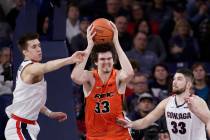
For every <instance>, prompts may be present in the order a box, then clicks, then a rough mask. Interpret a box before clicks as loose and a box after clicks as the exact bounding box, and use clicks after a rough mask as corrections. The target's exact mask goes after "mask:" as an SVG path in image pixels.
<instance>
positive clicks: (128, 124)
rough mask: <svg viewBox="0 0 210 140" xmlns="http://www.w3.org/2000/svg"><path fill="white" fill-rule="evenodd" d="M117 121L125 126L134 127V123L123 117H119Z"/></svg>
mask: <svg viewBox="0 0 210 140" xmlns="http://www.w3.org/2000/svg"><path fill="white" fill-rule="evenodd" d="M116 123H117V124H118V125H120V126H122V127H124V128H132V123H131V122H130V121H128V120H125V119H122V118H117V119H116Z"/></svg>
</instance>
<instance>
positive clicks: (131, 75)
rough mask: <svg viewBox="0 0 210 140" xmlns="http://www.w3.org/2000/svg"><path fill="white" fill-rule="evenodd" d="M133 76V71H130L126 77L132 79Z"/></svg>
mask: <svg viewBox="0 0 210 140" xmlns="http://www.w3.org/2000/svg"><path fill="white" fill-rule="evenodd" d="M133 76H134V71H133V69H132V70H131V71H129V72H128V77H133Z"/></svg>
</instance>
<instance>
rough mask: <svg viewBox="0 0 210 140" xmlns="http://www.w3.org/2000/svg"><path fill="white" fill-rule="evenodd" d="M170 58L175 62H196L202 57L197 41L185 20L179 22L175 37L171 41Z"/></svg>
mask: <svg viewBox="0 0 210 140" xmlns="http://www.w3.org/2000/svg"><path fill="white" fill-rule="evenodd" d="M189 52H190V53H189ZM170 57H171V61H173V62H174V61H175V62H194V61H196V60H198V59H199V57H200V51H199V46H198V43H197V40H196V39H195V38H194V36H193V35H192V30H191V27H190V25H189V23H188V22H187V21H186V20H184V19H183V20H180V21H179V22H177V24H176V26H175V29H174V35H173V36H172V38H171V39H170Z"/></svg>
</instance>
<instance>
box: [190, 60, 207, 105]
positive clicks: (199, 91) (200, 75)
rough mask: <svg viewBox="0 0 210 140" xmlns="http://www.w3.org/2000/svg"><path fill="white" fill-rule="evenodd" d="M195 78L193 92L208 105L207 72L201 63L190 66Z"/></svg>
mask: <svg viewBox="0 0 210 140" xmlns="http://www.w3.org/2000/svg"><path fill="white" fill-rule="evenodd" d="M192 71H193V75H194V78H195V82H194V92H195V94H196V95H198V96H200V97H201V98H203V99H204V100H205V101H206V102H207V103H208V105H210V88H209V86H208V81H207V71H206V68H205V65H204V64H203V63H194V64H193V66H192Z"/></svg>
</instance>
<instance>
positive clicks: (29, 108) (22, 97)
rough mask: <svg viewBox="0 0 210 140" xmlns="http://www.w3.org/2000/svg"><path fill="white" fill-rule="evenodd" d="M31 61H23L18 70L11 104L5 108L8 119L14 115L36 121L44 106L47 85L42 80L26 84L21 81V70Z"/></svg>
mask: <svg viewBox="0 0 210 140" xmlns="http://www.w3.org/2000/svg"><path fill="white" fill-rule="evenodd" d="M31 63H33V62H32V61H23V62H22V63H21V65H20V67H19V69H18V72H17V77H16V87H15V90H14V92H13V102H12V104H11V105H10V106H8V107H7V108H6V113H7V115H8V117H9V118H10V117H11V114H15V115H17V116H19V117H22V118H25V119H29V120H37V118H38V115H39V112H40V109H41V108H42V107H43V106H44V105H45V102H46V94H47V91H46V89H47V83H46V81H45V80H44V78H43V79H42V80H41V81H40V82H37V83H34V84H27V83H25V82H24V81H23V80H22V79H21V72H22V70H23V69H24V68H25V67H26V66H27V65H28V64H31Z"/></svg>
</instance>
